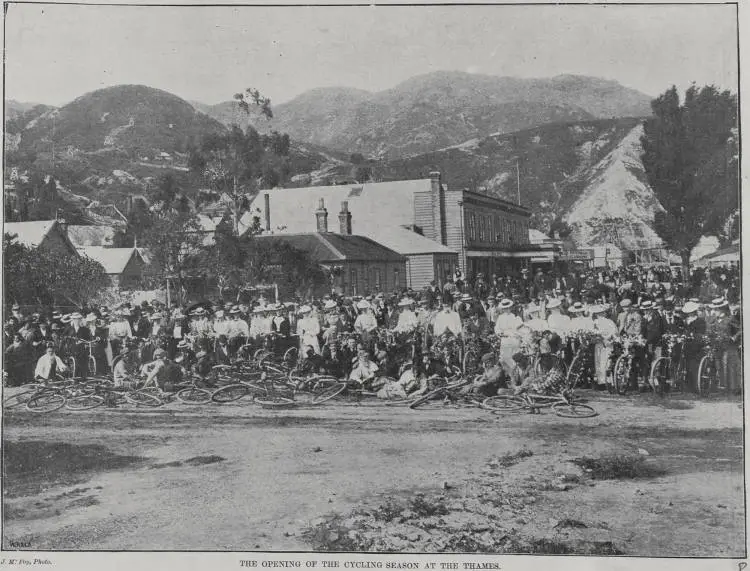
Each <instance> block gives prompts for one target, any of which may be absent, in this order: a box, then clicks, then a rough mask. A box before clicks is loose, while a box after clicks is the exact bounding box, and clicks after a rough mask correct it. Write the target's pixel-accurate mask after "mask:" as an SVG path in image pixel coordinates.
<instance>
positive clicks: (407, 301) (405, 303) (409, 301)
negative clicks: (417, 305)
mask: <svg viewBox="0 0 750 571" xmlns="http://www.w3.org/2000/svg"><path fill="white" fill-rule="evenodd" d="M409 305H414V300H413V299H411V298H410V297H405V298H403V299H402V300H401V301H399V302H398V306H399V307H407V306H409Z"/></svg>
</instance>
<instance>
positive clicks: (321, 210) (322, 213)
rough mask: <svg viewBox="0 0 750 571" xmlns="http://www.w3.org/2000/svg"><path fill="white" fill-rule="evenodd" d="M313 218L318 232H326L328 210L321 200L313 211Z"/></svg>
mask: <svg viewBox="0 0 750 571" xmlns="http://www.w3.org/2000/svg"><path fill="white" fill-rule="evenodd" d="M315 218H316V219H317V220H318V232H328V210H326V206H325V203H324V202H323V199H322V198H321V199H320V203H319V204H318V209H317V210H316V211H315Z"/></svg>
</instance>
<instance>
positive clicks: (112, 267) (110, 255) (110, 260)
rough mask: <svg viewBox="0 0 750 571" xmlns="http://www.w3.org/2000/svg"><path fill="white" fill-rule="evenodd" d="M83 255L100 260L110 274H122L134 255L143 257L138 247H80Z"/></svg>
mask: <svg viewBox="0 0 750 571" xmlns="http://www.w3.org/2000/svg"><path fill="white" fill-rule="evenodd" d="M78 251H79V252H80V253H81V255H83V256H86V257H88V258H91V259H92V260H94V261H96V262H99V263H100V264H101V265H102V267H103V268H104V271H105V272H106V273H108V274H117V275H119V274H121V273H122V272H124V271H125V268H126V267H127V265H128V263H129V262H130V260H131V258H132V257H133V256H138V257H139V258H141V259H143V257H142V256H141V254H140V252H139V251H138V249H137V248H103V247H101V246H88V247H85V248H79V249H78Z"/></svg>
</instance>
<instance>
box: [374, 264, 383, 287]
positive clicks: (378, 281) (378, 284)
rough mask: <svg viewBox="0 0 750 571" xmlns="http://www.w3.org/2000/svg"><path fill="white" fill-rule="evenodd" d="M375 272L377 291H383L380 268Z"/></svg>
mask: <svg viewBox="0 0 750 571" xmlns="http://www.w3.org/2000/svg"><path fill="white" fill-rule="evenodd" d="M373 272H374V274H375V289H376V290H378V291H380V290H382V289H383V284H382V283H381V281H380V268H375V269H374V270H373Z"/></svg>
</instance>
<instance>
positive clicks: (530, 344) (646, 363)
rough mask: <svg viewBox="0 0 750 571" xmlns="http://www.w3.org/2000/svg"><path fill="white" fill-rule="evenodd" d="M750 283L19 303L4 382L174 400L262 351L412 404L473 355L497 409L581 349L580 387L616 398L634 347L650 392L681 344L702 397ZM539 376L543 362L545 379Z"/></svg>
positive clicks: (717, 274)
mask: <svg viewBox="0 0 750 571" xmlns="http://www.w3.org/2000/svg"><path fill="white" fill-rule="evenodd" d="M739 279H740V270H739V267H738V266H736V265H734V266H728V267H724V268H714V269H712V270H710V271H704V270H694V271H693V272H692V273H691V274H690V276H688V277H687V279H682V278H681V276H680V272H679V271H678V270H677V269H675V268H669V267H660V268H643V267H636V266H631V267H629V268H624V269H619V270H603V271H599V270H587V271H579V272H569V273H568V272H566V273H563V272H557V271H556V272H551V271H543V270H538V271H534V272H531V271H528V270H522V271H520V272H519V273H517V274H516V275H514V276H502V277H501V276H497V275H492V276H485V275H483V274H478V275H476V276H474V277H470V278H466V277H465V276H464V275H463V274H462V272H461V271H460V270H459V269H458V268H456V272H455V274H454V275H453V276H451V277H449V278H448V279H447V280H446V281H445V283H443V284H438V283H436V282H433V283H431V284H430V286H428V287H426V288H424V289H423V290H421V291H413V290H411V289H407V290H404V291H399V292H392V293H385V292H372V293H370V294H369V295H365V296H357V295H354V296H342V295H337V294H335V293H332V294H330V295H326V296H324V297H322V298H321V299H316V300H295V301H288V302H285V303H281V302H279V301H274V302H271V301H269V300H266V299H263V298H262V297H261V298H258V299H254V300H252V301H249V302H247V303H235V302H227V301H223V300H217V301H214V302H210V301H204V302H201V303H197V304H194V305H192V306H180V307H166V306H165V304H164V303H163V302H162V301H160V300H157V299H154V300H151V301H150V302H145V301H144V302H142V303H140V304H130V303H122V304H118V305H117V306H116V307H84V308H80V309H79V310H77V311H72V312H70V313H63V312H62V311H60V310H56V309H55V308H32V311H31V312H30V313H25V312H24V311H23V310H22V308H21V307H20V306H19V305H18V304H15V305H13V306H12V307H11V310H10V314H11V316H10V317H9V319H8V320H7V321H6V323H5V328H4V343H5V347H4V354H5V360H4V362H5V366H4V372H5V374H6V382H7V383H8V384H10V385H18V384H22V383H25V382H29V381H30V380H32V379H34V378H42V379H49V378H52V377H54V376H55V375H56V374H58V373H61V372H64V370H65V368H66V367H67V365H66V358H67V357H69V356H72V357H74V359H75V363H76V365H75V366H76V376H77V377H80V378H84V379H85V378H86V377H87V376H89V375H90V371H89V370H88V369H89V364H88V363H89V356H90V355H92V356H93V359H94V360H95V363H96V370H97V373H98V374H102V373H107V374H109V373H111V374H112V375H113V376H114V380H115V383H116V384H118V383H126V382H129V379H131V378H133V376H134V374H135V373H136V371H137V370H138V369H140V368H141V367H142V366H143V365H146V364H148V365H147V366H146V368H145V369H142V370H143V371H145V373H146V376H147V377H148V379H157V380H158V381H159V384H160V386H164V385H166V384H170V383H171V384H174V383H176V381H177V380H178V379H179V378H181V376H182V374H183V373H184V372H187V371H191V372H193V373H196V374H199V375H204V376H205V375H206V373H207V372H208V371H210V370H211V368H212V367H213V366H214V365H216V364H229V363H232V362H234V361H235V360H237V359H248V358H249V357H250V356H251V355H253V354H254V353H255V352H256V350H257V349H261V348H265V349H266V350H267V351H268V352H269V353H270V354H273V355H276V356H279V357H281V356H282V355H287V356H289V355H291V356H293V357H294V366H295V367H296V368H297V369H298V372H299V374H301V375H304V374H326V375H330V376H334V377H337V378H346V379H349V380H351V381H352V382H357V383H360V384H364V385H367V386H368V387H370V388H371V389H372V390H375V391H378V392H379V393H382V394H386V395H390V394H402V393H403V394H404V395H406V394H415V393H419V392H424V391H425V390H427V389H428V388H429V382H428V380H429V379H431V378H435V377H441V376H442V377H445V376H449V375H450V374H452V373H451V372H452V371H457V370H459V369H460V368H461V367H462V365H463V366H464V367H465V362H464V363H462V360H461V359H462V356H463V355H466V353H467V352H471V353H472V354H473V355H475V356H476V361H477V369H476V377H475V379H474V382H473V383H472V384H471V385H469V386H468V387H467V388H466V390H467V391H475V392H478V393H480V394H482V395H486V396H492V395H493V394H496V393H497V392H498V391H500V390H502V389H508V388H509V389H511V390H513V389H514V388H517V387H531V388H534V389H536V390H546V391H554V390H558V389H559V388H560V384H561V383H562V382H564V380H565V379H564V377H565V375H564V371H565V370H566V367H568V366H570V364H571V362H572V360H573V358H574V356H575V355H576V352H577V351H578V349H579V348H580V347H581V346H582V345H586V349H587V352H586V354H585V358H586V367H585V368H584V370H583V373H582V379H581V381H580V382H581V383H583V384H586V383H588V384H590V385H591V386H592V387H596V388H606V387H607V386H608V385H611V383H612V373H613V371H612V369H613V367H612V364H613V360H614V359H613V358H614V357H616V356H617V355H618V352H620V351H622V350H623V346H630V345H631V343H629V342H627V341H628V340H630V341H632V342H633V343H632V345H633V347H634V348H633V355H634V360H633V362H634V365H635V367H634V371H635V373H634V374H633V375H632V376H631V379H629V382H631V383H632V384H633V387H632V388H633V389H638V388H639V387H642V386H643V385H644V384H645V381H646V377H647V376H648V372H649V370H650V366H651V363H652V362H653V360H654V359H655V358H657V357H658V356H660V355H661V354H663V352H664V351H665V342H666V340H667V339H672V338H674V337H675V336H680V337H682V338H684V340H683V346H682V351H684V355H685V357H686V363H687V377H688V379H687V384H688V387H692V388H695V386H696V382H697V379H696V376H697V368H698V362H699V361H700V357H701V356H702V354H703V351H704V346H705V343H706V341H705V339H706V338H707V337H708V338H709V339H711V343H712V349H713V350H714V351H715V355H716V356H717V364H718V367H719V369H720V377H721V379H722V383H723V385H724V386H725V387H726V388H727V389H729V390H734V391H736V390H739V389H740V386H741V374H740V362H741V360H740V351H741V331H742V327H741V314H740V310H739V306H738V305H737V303H738V300H739ZM588 337H590V339H591V340H592V341H591V343H590V344H588V345H587V344H586V339H587V338H588ZM589 345H590V346H589ZM292 348H294V349H295V350H294V351H289V350H290V349H292ZM534 362H536V363H540V362H541V363H542V365H543V366H542V367H541V370H542V371H543V374H540V368H539V367H536V368H535V367H534V366H532V365H533V364H534ZM579 364H580V363H579Z"/></svg>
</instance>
